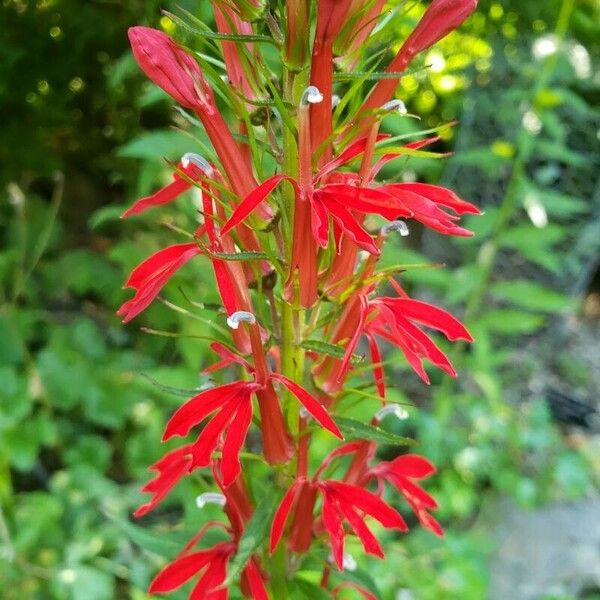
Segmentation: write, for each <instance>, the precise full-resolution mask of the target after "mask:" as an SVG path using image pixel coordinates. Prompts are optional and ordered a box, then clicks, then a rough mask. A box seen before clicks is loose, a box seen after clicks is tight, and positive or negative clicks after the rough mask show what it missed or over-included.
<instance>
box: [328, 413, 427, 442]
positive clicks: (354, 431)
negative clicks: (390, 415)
mask: <svg viewBox="0 0 600 600" xmlns="http://www.w3.org/2000/svg"><path fill="white" fill-rule="evenodd" d="M335 422H336V423H337V425H338V427H339V428H340V429H341V431H342V433H343V434H344V437H345V438H346V439H348V440H369V441H372V442H379V443H382V444H391V445H394V446H410V445H412V444H414V443H415V442H414V440H411V439H410V438H406V437H402V436H400V435H396V434H395V433H389V432H388V431H384V430H383V429H381V428H380V427H376V426H374V425H367V424H366V423H361V422H360V421H357V420H356V419H351V418H348V417H335Z"/></svg>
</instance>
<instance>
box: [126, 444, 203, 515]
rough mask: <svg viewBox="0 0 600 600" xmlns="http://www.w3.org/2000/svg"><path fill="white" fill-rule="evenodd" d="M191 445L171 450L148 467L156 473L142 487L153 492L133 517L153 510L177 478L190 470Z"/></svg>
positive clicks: (143, 489) (177, 480) (175, 482)
mask: <svg viewBox="0 0 600 600" xmlns="http://www.w3.org/2000/svg"><path fill="white" fill-rule="evenodd" d="M190 451H191V446H189V445H188V446H183V447H182V448H177V449H176V450H172V451H171V452H168V453H167V454H165V456H163V457H162V458H161V459H160V460H159V461H157V462H156V463H154V464H153V465H152V466H151V467H150V469H149V470H150V471H157V472H158V475H157V476H156V477H155V478H154V479H152V480H151V481H149V482H148V483H147V484H146V485H144V487H143V488H142V491H143V492H150V493H152V494H154V496H153V497H152V499H151V500H150V501H149V502H146V504H142V506H140V507H139V508H138V509H137V510H136V511H135V512H134V513H133V515H134V516H135V517H142V516H144V515H145V514H147V513H149V512H150V511H151V510H153V509H154V508H155V507H156V506H157V505H158V504H159V503H160V502H161V501H162V500H163V498H164V497H165V496H166V495H167V494H168V493H169V492H170V491H171V490H172V489H173V487H174V486H175V485H176V484H177V483H178V482H179V480H180V479H181V478H182V477H183V476H184V475H185V474H187V473H189V472H190V466H191V463H192V456H191V454H190Z"/></svg>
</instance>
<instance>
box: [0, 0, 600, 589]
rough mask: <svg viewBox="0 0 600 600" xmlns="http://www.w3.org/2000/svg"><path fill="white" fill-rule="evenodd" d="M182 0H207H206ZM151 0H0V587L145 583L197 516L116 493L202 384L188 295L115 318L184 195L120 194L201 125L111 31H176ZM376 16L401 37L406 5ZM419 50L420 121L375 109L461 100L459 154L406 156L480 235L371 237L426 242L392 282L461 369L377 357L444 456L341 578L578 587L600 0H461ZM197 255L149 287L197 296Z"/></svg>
mask: <svg viewBox="0 0 600 600" xmlns="http://www.w3.org/2000/svg"><path fill="white" fill-rule="evenodd" d="M179 4H180V5H181V6H183V7H184V8H186V9H188V10H190V11H191V12H192V13H193V14H195V15H196V16H198V17H199V18H200V19H202V20H204V21H205V22H207V23H210V22H211V21H212V13H211V9H210V3H208V2H195V1H190V0H180V2H179ZM394 4H397V2H390V5H394ZM199 7H200V8H199ZM161 8H165V9H169V10H175V3H174V2H170V1H169V0H163V1H162V2H159V1H157V0H128V2H118V1H114V0H89V1H85V2H82V1H81V0H37V1H33V0H2V2H1V3H0V114H1V115H2V119H1V120H0V508H1V510H0V597H1V598H3V599H7V600H17V599H18V600H29V599H52V600H54V599H57V600H63V599H64V600H110V599H133V600H143V599H145V598H147V595H146V594H145V592H144V590H145V589H146V587H147V584H148V582H149V580H150V578H151V576H152V574H153V573H154V572H155V570H156V569H157V568H158V566H159V565H161V564H162V561H164V559H165V557H172V556H174V555H175V554H176V553H177V552H178V551H179V549H180V548H181V546H182V545H183V543H184V541H185V540H187V539H188V537H189V535H188V532H189V531H193V530H194V522H195V518H194V511H197V509H196V508H195V506H192V507H189V506H188V508H186V509H184V512H183V514H182V512H181V501H182V499H183V498H188V499H189V498H190V497H194V494H195V493H196V491H195V488H194V485H195V483H194V482H189V481H186V482H183V483H182V484H181V485H180V486H179V487H178V488H177V490H176V491H175V492H174V493H173V494H172V497H173V498H172V501H171V502H170V503H168V504H167V507H166V509H165V510H162V512H161V513H160V514H158V516H156V517H155V516H151V517H148V518H146V519H145V520H144V521H143V522H135V523H134V522H133V521H132V520H131V519H130V514H131V512H132V509H133V508H134V507H136V506H137V505H138V504H139V502H140V498H141V496H140V494H139V492H138V487H139V486H140V484H141V483H142V482H144V481H146V479H147V473H146V471H145V470H146V467H147V465H148V464H150V463H151V462H153V461H154V460H155V459H156V458H157V457H158V456H159V455H160V454H161V448H160V444H159V442H158V440H159V439H160V435H161V432H162V428H163V426H164V423H165V421H166V418H167V415H169V414H170V413H171V412H172V410H173V409H174V407H176V406H177V405H178V404H179V403H180V402H181V400H182V396H184V395H186V394H187V393H188V391H187V390H190V389H193V388H195V387H197V386H198V385H199V383H200V382H199V375H198V371H199V368H200V367H201V366H203V365H204V364H206V358H207V353H206V347H205V344H204V343H203V342H200V341H199V340H198V339H195V338H194V337H193V336H198V335H202V333H203V332H204V331H205V325H204V324H203V319H205V318H206V316H202V314H197V315H196V317H197V318H196V319H195V320H193V321H190V318H189V315H186V314H182V313H181V311H177V310H172V306H171V307H169V306H167V305H164V304H161V303H155V305H154V306H153V307H152V308H150V309H149V310H148V311H146V313H144V314H143V315H142V316H141V317H140V318H138V319H137V320H136V321H134V322H133V323H132V324H130V325H128V326H123V325H121V323H120V322H119V320H118V318H117V317H116V316H115V310H116V308H117V307H118V306H119V305H120V304H121V303H122V302H123V300H124V299H125V298H126V297H127V294H126V293H125V292H123V291H122V290H121V286H122V283H123V281H124V280H125V278H126V276H127V274H128V273H129V271H130V270H131V268H132V267H133V266H134V265H135V264H137V262H139V261H140V260H141V259H142V258H144V257H146V256H147V255H148V254H150V253H151V252H152V251H154V250H156V249H158V248H159V247H162V246H165V245H167V244H168V243H172V241H173V235H174V234H173V231H172V230H171V229H172V227H179V226H181V227H186V225H188V224H189V219H190V216H191V213H190V212H188V213H186V212H185V210H183V209H182V208H181V207H182V206H183V204H178V208H177V209H173V210H172V211H171V212H169V211H166V212H164V213H161V215H159V216H158V217H157V216H156V214H151V215H149V216H148V217H147V218H146V217H143V218H140V219H137V220H132V221H131V222H127V223H124V222H122V221H120V220H119V215H120V213H121V212H122V210H123V209H124V208H125V207H126V206H128V205H129V204H130V203H131V202H132V201H133V200H134V199H136V198H138V197H140V196H142V195H145V194H147V193H149V192H150V191H153V190H155V189H156V188H157V187H159V186H160V185H162V184H164V183H165V182H166V181H168V180H169V178H170V169H169V167H168V165H167V163H166V162H165V160H164V159H165V158H167V159H173V160H176V159H178V158H179V157H180V156H181V155H182V154H183V153H184V152H186V151H198V148H199V147H200V146H199V144H200V143H201V142H202V140H203V138H202V132H201V131H199V129H198V128H197V127H196V126H195V125H194V124H193V123H190V122H189V121H188V120H186V119H185V118H184V117H183V116H182V114H181V113H180V112H178V111H177V110H176V109H175V108H174V106H173V104H172V103H171V102H170V100H169V99H168V98H167V97H166V96H165V95H164V94H163V93H162V92H161V91H160V90H158V89H157V88H156V87H154V86H152V85H150V84H149V83H148V82H147V81H146V80H145V78H144V77H143V75H142V74H141V73H140V72H139V70H138V68H137V67H136V65H135V63H134V61H133V58H132V56H131V54H130V52H129V50H128V43H127V37H126V30H127V27H129V26H131V25H134V24H151V25H154V26H157V27H161V28H163V29H164V30H166V31H168V32H169V33H175V31H176V27H175V24H174V22H173V21H172V20H170V19H169V18H167V17H166V16H162V17H161V13H160V9H161ZM393 27H395V28H396V30H397V38H398V39H400V40H401V39H403V38H404V36H405V35H406V32H407V31H409V29H410V20H405V19H398V23H397V24H395V23H394V25H393ZM177 33H178V35H180V36H181V34H182V32H181V31H178V32H177ZM184 37H185V36H184ZM375 43H378V42H377V41H375ZM381 44H382V47H385V45H386V44H387V45H389V40H387V41H386V40H383V41H381ZM423 64H428V65H430V67H429V68H428V69H426V70H422V71H419V72H417V73H415V74H414V75H411V76H407V77H405V78H404V79H403V81H402V84H401V86H400V88H399V90H398V96H399V97H401V98H402V99H403V100H405V102H406V104H407V107H408V108H409V111H411V112H414V113H417V114H419V115H421V117H422V122H421V123H418V124H417V123H416V122H410V123H408V122H407V120H406V119H398V120H397V122H396V121H391V122H390V123H389V125H388V127H389V129H390V131H392V132H393V133H396V134H398V135H402V134H403V133H407V132H410V131H411V130H415V129H416V128H419V127H420V128H422V129H424V128H428V127H435V126H437V125H439V124H440V123H442V122H447V121H452V120H454V119H456V120H459V121H460V123H459V125H458V126H456V127H454V128H448V129H447V130H445V131H444V139H443V142H442V143H441V144H439V146H440V147H439V149H442V150H448V151H453V152H454V153H455V154H454V155H453V156H452V157H451V158H450V159H448V160H443V161H434V160H422V159H418V160H411V161H410V162H409V163H408V164H407V165H406V168H405V169H404V170H403V172H402V177H403V178H405V179H414V178H418V179H420V180H424V181H429V182H432V183H441V184H443V185H446V186H448V187H451V188H453V189H455V190H456V191H457V192H458V193H459V194H460V195H461V196H462V197H464V198H467V199H469V200H471V201H474V202H475V203H477V204H479V205H480V206H482V207H483V208H484V210H485V214H484V216H483V217H479V218H477V219H472V220H471V221H470V222H469V223H468V226H469V227H470V228H472V229H474V230H475V231H476V233H477V235H476V237H475V238H473V239H461V240H449V239H441V236H437V235H428V234H427V233H425V232H422V231H419V230H418V229H417V228H416V227H415V228H414V230H411V233H412V235H411V236H410V238H409V242H408V243H409V246H408V247H407V246H406V244H405V243H404V242H403V244H404V245H403V246H402V247H400V245H399V246H398V248H397V251H395V252H388V253H387V254H386V258H385V260H388V261H389V264H390V265H391V264H396V263H398V262H400V263H403V264H421V263H432V262H433V263H444V264H446V265H447V267H448V268H447V269H443V268H428V269H426V268H423V269H409V270H408V271H407V273H406V274H405V275H403V282H404V283H405V284H406V287H407V288H408V289H409V291H410V293H411V295H414V296H417V297H420V298H423V299H427V300H433V301H435V302H437V303H439V304H440V305H442V306H445V307H447V308H449V309H450V310H452V311H453V312H454V313H455V314H459V315H462V316H464V319H465V320H466V322H467V324H468V325H469V327H470V329H471V330H472V331H473V333H474V335H475V338H476V339H477V343H476V344H475V345H474V346H473V348H472V349H470V350H469V351H468V352H467V351H466V349H464V348H455V349H453V350H452V354H451V356H452V359H453V361H454V362H455V364H457V365H458V367H459V371H460V373H461V376H460V379H459V382H458V383H456V382H451V381H448V380H445V379H442V378H437V379H434V381H433V383H434V385H432V386H431V388H424V386H422V385H421V384H420V383H419V382H418V381H417V378H416V377H414V376H413V375H411V374H410V373H409V371H408V370H406V368H405V367H404V363H403V360H402V359H401V358H400V355H395V354H394V353H392V354H391V356H390V359H391V360H392V363H393V367H392V368H393V372H394V377H395V378H396V384H397V386H398V387H394V388H393V390H392V395H393V397H394V399H396V400H398V401H401V402H408V403H410V404H411V408H410V409H409V413H410V418H409V419H407V420H406V421H405V422H404V423H401V424H398V425H397V429H398V432H399V433H403V434H409V435H415V436H417V438H418V440H419V442H420V445H419V452H421V453H423V454H425V455H427V456H429V457H430V458H431V459H433V460H434V462H436V464H437V465H438V467H439V470H440V473H439V474H438V475H437V476H436V477H435V481H433V482H432V483H431V485H430V486H429V489H431V490H432V491H433V492H434V494H436V496H437V498H438V500H439V503H440V505H441V508H440V511H439V516H440V519H441V521H442V523H443V524H444V526H445V527H446V530H447V537H446V538H445V539H443V540H438V539H437V538H434V537H433V536H431V535H429V534H427V533H425V532H423V531H420V530H419V529H417V528H413V532H411V534H410V535H408V536H405V537H403V538H401V539H397V540H395V541H394V542H392V543H391V546H389V547H390V551H389V554H388V558H387V560H386V561H385V562H380V561H372V562H369V563H368V569H363V570H362V571H361V570H358V571H357V572H356V573H355V574H354V577H356V578H357V579H358V580H361V581H363V583H364V582H366V583H365V585H368V586H371V587H372V586H378V587H379V590H380V592H381V596H382V598H384V599H385V600H421V599H424V600H430V599H431V600H436V599H446V598H448V599H454V598H456V599H461V600H471V599H473V600H480V599H485V598H491V599H492V600H495V599H497V600H508V599H516V600H529V599H544V600H551V599H552V600H572V599H575V598H588V599H592V598H596V599H598V598H600V500H599V499H598V493H597V490H598V485H599V484H600V417H599V415H598V410H599V409H600V395H599V394H600V176H599V173H600V169H599V167H600V2H599V1H598V0H577V1H576V0H518V1H517V0H497V1H496V0H480V8H479V10H478V12H477V13H476V14H475V15H474V16H473V17H472V18H471V19H470V20H469V21H468V22H467V24H466V25H465V26H464V27H463V28H462V29H461V31H460V32H457V33H453V34H452V35H451V36H449V37H448V38H446V40H444V41H443V42H442V43H440V44H438V45H437V46H436V47H435V48H434V49H433V50H431V51H430V52H429V53H428V54H427V55H426V56H425V57H424V58H423ZM387 176H389V177H392V176H394V173H389V172H388V173H387ZM396 176H397V175H396ZM190 210H191V209H190ZM165 215H166V216H165ZM199 262H200V263H201V262H202V261H199ZM202 267H203V265H202V264H199V265H198V264H196V265H195V266H194V265H190V266H189V267H188V268H186V269H185V270H184V271H182V273H181V275H178V277H177V278H176V280H175V281H174V282H173V283H172V284H171V286H170V291H169V292H168V295H169V297H170V298H174V299H175V300H176V301H177V302H178V303H179V304H181V305H184V306H188V307H189V306H190V305H189V298H193V299H196V300H202V301H203V302H206V301H210V300H216V296H215V291H214V290H213V289H212V284H211V282H210V280H208V279H207V278H206V273H205V272H204V271H205V269H204V271H203V268H202ZM186 302H188V304H186ZM143 328H152V331H150V332H148V331H142V329H143ZM395 358H397V359H398V360H395ZM188 505H189V502H188ZM174 597H176V596H174Z"/></svg>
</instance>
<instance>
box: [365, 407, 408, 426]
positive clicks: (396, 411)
mask: <svg viewBox="0 0 600 600" xmlns="http://www.w3.org/2000/svg"><path fill="white" fill-rule="evenodd" d="M389 415H394V416H395V417H396V419H398V420H399V421H405V420H406V419H408V417H409V414H408V412H407V411H406V409H405V408H404V407H402V406H400V405H399V404H386V406H384V407H382V408H380V409H379V410H378V411H377V412H376V413H375V415H374V416H373V419H374V420H375V421H376V422H377V423H380V422H381V421H383V419H385V418H386V417H387V416H389Z"/></svg>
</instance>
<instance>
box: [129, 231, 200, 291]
mask: <svg viewBox="0 0 600 600" xmlns="http://www.w3.org/2000/svg"><path fill="white" fill-rule="evenodd" d="M188 253H190V254H191V256H189V258H192V256H195V255H196V254H199V253H200V248H198V245H197V244H195V243H193V242H192V243H189V244H175V245H173V246H169V247H167V248H163V249H162V250H159V251H158V252H155V253H154V254H152V255H151V256H149V257H148V258H146V260H144V261H143V262H141V263H140V264H139V265H138V266H137V267H136V268H135V269H134V270H133V271H132V272H131V275H129V279H128V280H127V282H126V283H125V286H124V287H127V288H138V287H140V286H141V285H144V284H145V283H146V282H147V280H148V279H150V278H153V277H156V276H157V275H158V274H160V273H161V272H163V271H164V270H165V269H170V268H171V267H172V265H173V263H179V261H180V260H181V259H182V258H183V257H188ZM189 258H187V260H189ZM178 266H180V265H179V264H178Z"/></svg>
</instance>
